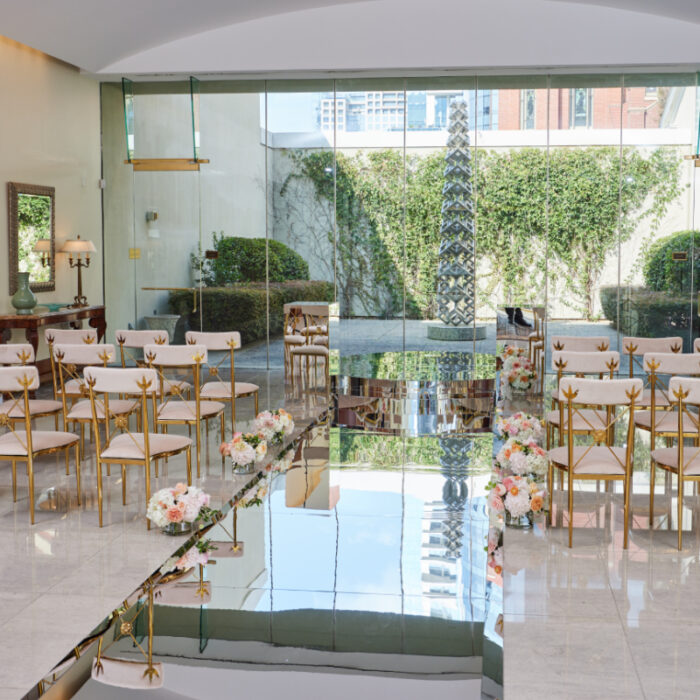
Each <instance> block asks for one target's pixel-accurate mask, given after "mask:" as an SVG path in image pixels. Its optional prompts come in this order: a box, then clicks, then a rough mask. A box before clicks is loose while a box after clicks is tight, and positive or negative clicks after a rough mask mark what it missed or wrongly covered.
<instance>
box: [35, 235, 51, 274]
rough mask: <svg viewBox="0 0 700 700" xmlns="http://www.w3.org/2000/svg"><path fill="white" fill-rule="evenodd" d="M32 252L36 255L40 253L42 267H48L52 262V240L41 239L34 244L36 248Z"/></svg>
mask: <svg viewBox="0 0 700 700" xmlns="http://www.w3.org/2000/svg"><path fill="white" fill-rule="evenodd" d="M32 250H33V251H34V252H35V253H39V258H40V259H41V265H42V267H48V266H49V263H50V262H51V239H50V238H40V239H39V240H38V241H37V242H36V243H35V244H34V248H32Z"/></svg>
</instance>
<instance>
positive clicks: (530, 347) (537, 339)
mask: <svg viewBox="0 0 700 700" xmlns="http://www.w3.org/2000/svg"><path fill="white" fill-rule="evenodd" d="M532 317H533V324H534V325H533V329H532V330H531V331H530V333H529V334H528V339H527V358H528V360H530V362H532V365H533V367H534V368H535V371H536V372H537V386H538V387H539V393H542V392H543V391H544V368H545V363H544V355H545V352H544V318H545V307H544V306H533V307H532Z"/></svg>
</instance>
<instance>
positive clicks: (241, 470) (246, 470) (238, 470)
mask: <svg viewBox="0 0 700 700" xmlns="http://www.w3.org/2000/svg"><path fill="white" fill-rule="evenodd" d="M233 473H234V474H254V473H255V462H251V463H250V464H244V465H243V466H241V465H240V464H234V465H233Z"/></svg>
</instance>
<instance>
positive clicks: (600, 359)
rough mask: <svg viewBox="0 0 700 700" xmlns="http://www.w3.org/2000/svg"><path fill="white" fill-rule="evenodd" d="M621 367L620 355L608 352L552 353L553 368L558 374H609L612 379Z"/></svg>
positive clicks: (557, 351) (559, 351) (560, 351)
mask: <svg viewBox="0 0 700 700" xmlns="http://www.w3.org/2000/svg"><path fill="white" fill-rule="evenodd" d="M619 366H620V353H618V352H615V351H611V350H606V351H603V352H598V351H593V352H571V351H566V350H555V351H554V352H553V353H552V368H553V369H555V370H556V371H557V373H558V374H560V375H561V374H563V373H566V374H598V375H604V374H607V375H608V376H609V377H610V378H612V376H613V373H614V372H615V371H616V370H617V369H618V367H619Z"/></svg>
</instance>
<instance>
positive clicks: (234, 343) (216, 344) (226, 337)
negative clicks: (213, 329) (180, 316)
mask: <svg viewBox="0 0 700 700" xmlns="http://www.w3.org/2000/svg"><path fill="white" fill-rule="evenodd" d="M185 342H186V343H187V344H188V345H203V346H204V347H206V349H207V350H212V351H216V350H231V349H235V350H237V349H238V348H240V347H241V334H240V333H239V332H238V331H224V332H221V333H200V332H199V331H187V333H185Z"/></svg>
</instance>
